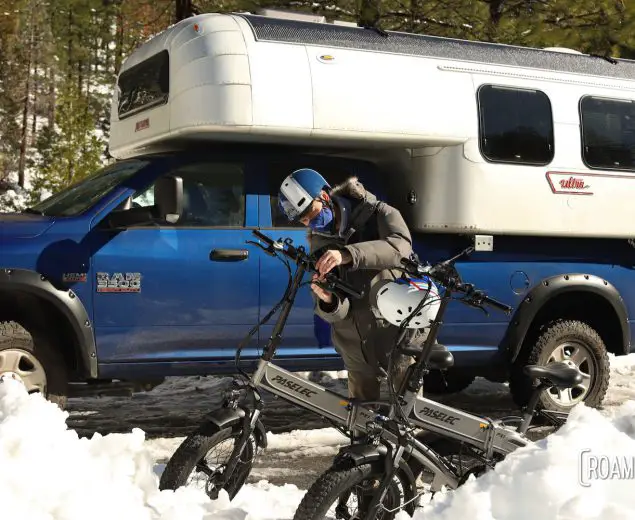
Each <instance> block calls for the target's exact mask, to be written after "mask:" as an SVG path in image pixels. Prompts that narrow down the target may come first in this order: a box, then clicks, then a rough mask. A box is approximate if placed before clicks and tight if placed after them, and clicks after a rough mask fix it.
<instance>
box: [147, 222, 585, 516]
mask: <svg viewBox="0 0 635 520" xmlns="http://www.w3.org/2000/svg"><path fill="white" fill-rule="evenodd" d="M253 233H254V235H255V236H256V237H258V239H259V240H260V241H262V242H263V243H264V244H265V245H263V244H261V243H257V242H251V241H250V243H253V244H254V245H256V246H259V247H260V248H261V249H263V251H264V252H265V253H267V254H269V255H271V256H274V257H276V258H278V259H279V260H281V261H282V262H283V263H284V264H285V265H286V267H287V270H288V272H289V283H288V285H287V288H286V290H285V292H284V294H283V296H282V298H281V299H280V300H279V301H278V303H277V304H276V305H275V306H274V307H273V308H272V309H271V311H270V312H269V313H268V314H267V315H266V316H265V317H264V318H263V319H262V320H261V321H260V322H259V323H258V324H257V325H256V326H254V327H253V328H252V329H251V331H249V333H248V334H247V337H246V338H245V340H243V342H242V343H241V345H240V346H239V347H238V348H237V352H236V367H237V371H238V372H239V373H240V376H241V377H237V378H235V379H234V380H233V382H232V385H231V387H230V389H229V390H228V391H227V393H226V395H225V398H224V401H223V404H222V405H221V406H220V408H218V409H216V410H214V411H212V412H211V413H209V414H207V415H206V416H205V419H204V421H203V423H202V424H201V425H200V426H199V427H198V428H197V429H196V430H195V431H194V432H192V433H191V434H190V435H188V436H187V437H186V438H185V439H184V441H183V442H182V443H181V445H180V446H179V447H178V448H177V450H176V451H175V452H174V454H173V455H172V457H171V458H170V460H169V461H168V463H167V464H166V467H165V469H164V471H163V473H162V475H161V479H160V485H159V487H160V489H177V488H178V487H180V486H183V485H186V484H188V483H189V481H190V477H192V475H193V473H198V474H200V475H201V476H202V478H203V480H204V482H205V491H206V493H207V494H208V496H210V498H212V499H214V498H217V497H218V492H219V491H220V489H225V490H226V491H227V493H228V495H229V497H230V499H231V498H233V497H234V496H235V495H236V493H237V492H238V491H239V490H240V489H241V487H242V486H243V485H244V483H245V481H246V479H247V477H248V476H249V473H250V471H251V469H252V466H253V463H254V460H255V457H256V453H257V451H258V449H265V448H266V447H267V436H266V432H265V429H264V426H263V424H262V422H261V420H260V415H261V413H262V410H263V409H264V403H263V400H262V397H261V394H260V390H261V389H265V390H267V391H268V392H270V393H272V394H274V395H275V396H278V397H280V398H282V399H284V400H286V401H288V402H290V403H293V404H295V405H297V406H300V407H302V408H303V409H306V410H310V411H312V412H314V413H316V414H318V415H320V416H321V417H322V418H324V419H327V420H329V421H330V423H331V424H333V426H334V427H335V428H337V429H338V430H339V431H341V432H342V433H343V434H344V435H346V436H347V437H349V438H350V439H351V440H352V441H353V439H355V440H354V441H353V442H352V444H351V445H349V446H346V447H344V448H343V450H342V451H341V453H340V454H339V455H338V457H336V459H335V461H334V465H333V467H332V468H330V470H329V472H327V473H326V474H325V475H326V476H324V475H323V476H322V477H321V478H320V479H318V481H316V483H314V485H313V486H312V488H311V489H310V490H309V492H307V495H306V496H305V499H304V500H303V501H302V503H301V504H300V506H299V508H298V510H297V513H296V517H295V518H296V519H309V518H323V517H324V514H325V513H326V511H327V510H328V506H327V505H326V503H325V500H324V497H326V498H330V497H331V495H332V496H333V497H334V499H335V498H338V497H339V498H341V497H340V495H342V496H343V495H350V489H348V488H350V486H348V485H347V484H346V483H347V482H349V480H350V478H349V480H347V479H346V478H343V479H342V475H344V473H345V472H347V471H349V472H350V471H353V472H354V473H355V474H359V475H362V476H364V477H365V478H364V479H363V480H365V481H377V482H376V484H375V487H376V488H377V490H379V491H380V492H379V494H377V493H376V494H375V495H368V493H367V492H366V493H365V495H364V496H365V497H366V499H367V500H369V496H370V497H371V499H370V500H371V502H373V503H372V504H370V503H369V504H370V506H369V507H371V509H372V511H374V512H377V511H379V510H382V511H385V510H387V507H386V506H385V503H386V500H385V498H386V496H387V495H390V496H391V497H393V500H392V501H389V502H390V504H391V509H392V512H391V514H390V516H394V515H395V514H396V512H397V511H398V509H399V508H403V509H404V510H406V511H408V512H409V513H410V514H412V512H413V511H414V507H415V504H416V498H417V495H416V479H417V477H419V476H420V475H421V474H423V473H426V474H429V475H431V476H432V477H431V478H432V485H431V489H432V490H433V491H434V490H438V489H439V488H440V486H442V485H445V486H447V487H449V488H456V487H458V485H460V483H462V480H463V479H464V478H466V475H465V474H464V472H462V470H461V465H460V464H458V465H457V464H454V463H452V462H451V461H449V458H450V457H452V456H455V455H457V453H458V451H457V450H459V449H460V448H462V447H463V446H464V445H467V446H469V447H471V448H473V449H474V450H476V451H477V452H479V453H480V455H481V458H482V459H483V460H484V461H485V462H484V464H485V465H491V464H493V463H494V462H495V461H496V460H499V459H502V458H504V457H505V455H506V454H508V453H510V452H512V451H514V450H515V449H517V448H518V447H520V446H525V445H526V444H527V443H529V442H531V441H530V440H529V439H528V438H527V437H526V435H525V433H526V431H527V429H528V427H529V426H530V423H531V421H532V419H533V418H534V417H541V418H542V419H543V420H545V419H546V420H547V422H550V423H551V424H554V425H557V426H559V425H561V424H563V423H564V421H566V417H567V414H566V413H562V412H554V411H549V410H539V411H536V410H535V408H536V403H537V399H538V397H539V395H540V393H541V392H542V391H545V390H547V389H548V388H551V387H552V386H574V385H575V384H579V382H580V381H581V377H582V376H581V374H580V372H579V371H577V370H576V369H573V368H569V367H568V366H566V365H564V364H563V363H550V364H549V365H547V366H527V367H525V371H526V373H527V374H528V375H530V376H531V377H533V378H534V379H538V380H540V381H541V383H540V384H539V385H538V387H537V388H536V390H535V392H534V395H533V397H532V399H531V401H530V403H529V405H528V406H527V407H526V409H525V410H524V411H523V414H522V416H520V417H509V418H505V419H502V420H491V419H489V418H487V417H481V416H478V415H475V414H470V413H467V412H464V411H462V410H459V409H456V408H453V407H450V406H447V405H443V404H440V403H437V402H435V401H433V400H431V399H426V398H424V397H419V396H418V392H419V389H420V388H421V385H422V382H423V378H424V376H425V375H426V374H427V373H428V371H429V370H444V369H447V368H449V367H450V366H452V364H453V357H452V354H451V352H450V351H449V350H448V349H447V348H446V347H445V346H443V345H440V344H438V343H437V342H436V337H437V335H438V331H439V328H440V327H441V325H442V320H443V315H444V313H445V310H446V307H447V305H448V304H449V302H450V300H452V299H453V298H452V293H462V294H463V297H462V298H459V299H458V300H459V301H461V302H463V303H466V304H468V305H471V306H473V307H477V308H480V309H484V306H485V305H489V306H491V307H494V308H497V309H499V310H501V311H503V312H506V313H508V314H509V313H510V312H511V310H512V309H511V307H509V306H507V305H505V304H503V303H500V302H498V301H496V300H494V299H492V298H490V297H488V296H486V295H485V294H484V293H483V292H481V291H477V290H475V289H474V287H473V286H472V285H470V284H464V283H462V282H461V281H460V277H458V275H457V274H456V270H455V269H454V268H453V262H454V261H455V260H456V259H457V258H459V257H460V256H462V255H463V254H467V253H469V252H471V251H472V250H474V248H473V247H470V248H468V249H467V250H465V251H463V252H462V253H460V254H459V255H457V256H455V257H453V258H452V259H449V260H446V261H444V262H441V263H440V264H437V265H435V266H433V267H426V266H421V265H420V264H418V263H415V262H412V260H410V259H404V260H403V262H404V266H405V267H404V268H401V269H402V272H404V276H410V277H413V276H414V277H419V278H420V279H421V280H424V281H425V280H428V281H430V280H432V279H433V280H435V281H436V282H438V283H439V284H440V285H441V286H443V287H444V288H445V291H444V292H443V295H442V296H440V299H441V300H440V307H439V310H438V312H437V314H436V317H435V319H434V320H432V321H431V323H430V324H429V332H428V334H427V337H426V339H425V342H424V343H423V346H422V347H421V348H419V349H415V350H412V349H411V347H404V346H402V345H401V342H400V341H398V342H397V345H396V346H395V348H394V352H395V353H397V352H398V353H401V354H403V355H408V356H413V358H415V360H416V362H415V363H414V364H412V365H410V366H409V368H408V371H407V375H406V377H405V378H404V380H403V384H402V387H401V388H400V389H399V390H398V391H395V389H394V388H391V392H390V393H391V398H390V401H386V402H384V401H380V402H367V401H366V402H364V401H359V400H355V399H350V398H348V397H346V396H343V395H341V394H339V393H337V392H333V391H331V390H329V389H327V388H324V387H322V386H320V385H318V384H316V383H313V382H311V381H307V380H306V379H304V378H302V377H300V376H298V375H296V374H294V373H292V372H289V371H287V370H284V369H282V368H280V367H278V366H276V365H275V364H273V363H272V359H273V358H274V356H275V354H276V350H277V348H278V345H279V344H280V342H281V340H282V333H283V330H284V327H285V324H286V321H287V318H288V315H289V313H290V311H291V309H292V307H293V304H294V301H295V298H296V295H297V292H298V290H299V288H300V287H301V286H303V285H304V284H307V283H310V281H309V282H306V281H305V282H303V278H304V276H305V274H306V273H317V270H316V268H315V262H316V259H315V258H314V257H313V256H312V255H310V254H308V253H307V251H306V250H305V248H304V247H302V246H299V247H295V246H294V245H293V243H292V240H291V239H289V238H288V239H285V240H284V241H282V240H278V241H274V240H273V239H271V238H269V237H268V236H266V235H264V234H262V233H260V232H259V231H256V230H254V231H253ZM291 262H293V263H294V264H295V266H296V269H295V273H294V274H292V272H291V265H290V263H291ZM452 273H454V274H452ZM321 285H322V287H323V288H325V289H327V290H329V291H333V292H336V293H339V294H341V295H346V296H348V297H350V298H361V297H362V296H363V295H362V293H361V292H359V291H358V290H356V289H355V288H354V287H352V286H350V285H349V284H347V283H346V282H345V281H343V280H341V279H339V278H338V277H336V276H335V275H334V274H333V273H328V274H327V275H326V277H325V281H324V282H323V283H322V284H321ZM429 302H430V298H426V297H424V298H422V299H421V303H420V305H419V306H418V307H416V308H415V309H413V310H412V313H411V314H410V316H409V317H408V318H407V320H408V321H409V320H410V319H412V317H414V316H415V315H416V314H417V313H419V312H420V310H421V309H422V308H423V307H424V306H425V305H426V304H427V303H429ZM278 310H280V313H279V315H278V318H277V320H276V323H275V326H274V328H273V332H272V334H271V336H270V337H269V340H268V342H267V344H266V346H265V347H264V349H263V352H262V355H261V357H260V359H259V360H258V363H257V367H256V369H255V371H254V373H253V375H252V376H250V375H248V374H247V373H246V372H245V371H244V370H243V369H242V368H241V367H240V353H241V350H242V348H243V346H244V345H246V344H247V342H248V341H249V339H250V338H251V336H253V334H255V333H256V332H257V330H258V329H259V327H260V326H262V325H263V324H264V323H266V322H267V321H268V320H269V319H271V317H272V316H273V315H274V314H275V313H276V312H277V311H278ZM407 320H404V323H403V326H402V327H401V334H400V338H403V337H405V332H406V327H407V325H408V321H407ZM389 371H390V370H389ZM387 375H388V374H387ZM389 383H390V378H389ZM391 386H392V385H391ZM413 429H419V430H420V432H419V434H418V435H416V436H415V435H413V434H412V430H413ZM360 432H362V434H363V435H364V437H363V438H362V440H361V441H360V440H359V433H360ZM422 433H423V434H424V435H423V436H422V435H421V434H422ZM425 435H432V437H430V439H427V438H425ZM447 440H450V441H451V444H450V447H449V448H448V447H447V442H445V441H447ZM225 443H228V444H230V447H229V449H227V456H226V457H225V460H224V461H222V462H216V463H214V464H210V461H209V456H210V454H211V453H212V452H213V451H214V450H216V449H218V448H220V447H221V446H222V445H224V444H225ZM436 446H439V448H438V449H436V450H435V447H436ZM333 475H335V476H333ZM349 476H350V475H349ZM333 479H335V480H336V481H337V482H336V484H337V485H336V486H335V487H336V488H337V489H336V491H338V490H339V491H341V493H339V492H338V493H337V494H336V495H333V494H332V493H331V494H328V493H327V494H326V495H324V488H323V486H324V485H330V486H331V488H330V489H331V491H333V489H332V488H333V486H332V484H333V482H331V481H332V480H333ZM395 483H398V484H399V490H400V491H399V497H398V498H394V496H393V495H394V489H393V488H394V487H395ZM340 488H342V489H340ZM366 491H368V490H366ZM309 493H310V494H309ZM320 493H321V495H320ZM379 495H381V496H379ZM319 496H322V499H320V500H318V497H319ZM373 496H374V501H373V500H372V497H373ZM377 497H379V498H377ZM338 508H339V509H338V511H339V513H338V518H347V517H348V515H347V514H346V513H345V512H344V510H343V506H342V503H341V500H340V504H339V505H338ZM369 511H370V509H369ZM364 514H365V513H364ZM351 518H353V517H352V516H351ZM355 518H357V517H355ZM360 518H361V517H360Z"/></svg>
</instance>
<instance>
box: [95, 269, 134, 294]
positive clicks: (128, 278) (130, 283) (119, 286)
mask: <svg viewBox="0 0 635 520" xmlns="http://www.w3.org/2000/svg"><path fill="white" fill-rule="evenodd" d="M97 292H100V293H103V292H110V293H112V292H114V293H124V292H141V273H113V274H112V275H110V274H109V273H97Z"/></svg>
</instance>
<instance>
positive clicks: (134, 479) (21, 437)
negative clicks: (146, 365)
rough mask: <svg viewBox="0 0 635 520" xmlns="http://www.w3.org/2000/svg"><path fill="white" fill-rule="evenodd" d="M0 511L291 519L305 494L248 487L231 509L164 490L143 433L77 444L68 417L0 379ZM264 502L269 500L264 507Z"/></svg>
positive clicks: (106, 518) (19, 518)
mask: <svg viewBox="0 0 635 520" xmlns="http://www.w3.org/2000/svg"><path fill="white" fill-rule="evenodd" d="M0 381H1V382H0V468H2V471H0V504H2V518H11V519H12V520H27V519H28V520H84V519H86V518H91V520H113V519H115V518H116V519H117V520H128V519H130V520H177V519H178V520H211V519H212V518H213V519H215V520H243V519H246V518H247V517H246V511H247V510H249V511H250V515H249V518H250V519H254V520H255V519H263V520H264V519H275V518H279V517H280V516H279V515H282V517H284V518H291V517H292V516H293V511H294V510H295V508H296V507H297V504H298V503H299V501H300V500H301V498H302V495H303V492H302V491H300V490H298V489H297V488H296V487H295V486H292V485H288V486H283V487H273V486H270V485H268V484H267V483H264V482H263V483H260V484H259V485H255V486H253V485H252V486H246V487H245V488H244V489H243V490H241V492H240V494H239V495H238V496H236V498H235V500H234V502H233V503H232V504H231V505H230V504H229V500H228V497H227V495H226V494H222V495H221V497H220V498H219V499H218V500H216V501H210V500H209V498H208V497H207V496H206V495H205V494H204V493H203V492H202V491H199V490H196V489H193V488H182V489H179V490H177V491H176V492H172V491H162V492H160V491H158V477H157V476H156V475H155V474H154V472H153V463H154V461H153V460H152V457H151V456H150V454H149V452H148V451H147V450H146V448H145V447H144V438H145V435H144V433H143V432H142V431H141V430H139V429H135V430H133V431H132V432H131V433H126V434H109V435H106V436H101V435H98V434H96V435H95V436H93V437H92V438H91V439H87V438H81V439H80V438H79V437H78V435H77V434H76V433H75V432H74V431H73V430H69V429H67V428H66V424H65V420H66V417H67V415H68V414H67V413H66V412H62V411H61V410H60V409H59V408H57V407H56V406H55V405H53V404H52V403H50V402H48V401H46V400H45V399H43V398H42V397H41V396H40V395H39V394H33V395H28V394H27V393H26V391H25V389H24V387H23V386H22V385H21V384H20V383H18V382H16V381H13V380H10V379H4V380H0ZM265 497H266V500H265Z"/></svg>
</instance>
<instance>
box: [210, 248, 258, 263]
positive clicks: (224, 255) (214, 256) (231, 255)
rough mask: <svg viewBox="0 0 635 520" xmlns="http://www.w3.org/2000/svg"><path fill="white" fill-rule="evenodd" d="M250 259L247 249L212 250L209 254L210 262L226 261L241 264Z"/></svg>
mask: <svg viewBox="0 0 635 520" xmlns="http://www.w3.org/2000/svg"><path fill="white" fill-rule="evenodd" d="M248 257H249V251H247V250H246V249H212V251H211V253H210V254H209V258H210V260H221V261H222V260H225V261H233V262H240V261H242V260H247V258H248Z"/></svg>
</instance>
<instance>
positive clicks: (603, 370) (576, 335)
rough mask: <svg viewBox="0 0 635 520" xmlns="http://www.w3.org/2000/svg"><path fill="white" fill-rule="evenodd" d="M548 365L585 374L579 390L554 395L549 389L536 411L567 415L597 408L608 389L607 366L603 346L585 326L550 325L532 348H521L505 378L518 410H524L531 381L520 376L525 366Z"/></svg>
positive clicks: (577, 323) (572, 323)
mask: <svg viewBox="0 0 635 520" xmlns="http://www.w3.org/2000/svg"><path fill="white" fill-rule="evenodd" d="M551 361H566V362H570V363H573V364H574V365H575V366H576V367H577V368H578V369H580V371H581V372H582V373H583V374H585V376H586V377H585V380H584V382H583V383H582V385H581V387H577V388H573V389H567V390H562V391H558V390H557V389H555V388H552V389H550V390H548V391H546V392H543V394H542V395H541V396H540V399H539V401H538V405H537V408H539V409H540V408H543V409H548V410H557V411H562V412H568V411H570V410H571V409H572V408H573V407H574V406H575V405H577V404H579V403H581V402H584V403H585V404H586V405H587V406H590V407H593V408H597V407H599V406H600V405H601V403H602V400H603V399H604V396H605V394H606V391H607V389H608V386H609V376H610V365H609V357H608V353H607V350H606V346H605V345H604V342H603V341H602V338H601V337H600V335H599V334H598V333H597V332H596V331H595V330H594V329H593V328H592V327H590V326H589V325H588V324H586V323H584V322H582V321H577V320H557V321H552V322H550V323H548V324H546V326H545V327H544V328H543V329H542V331H541V332H540V333H539V335H538V338H537V340H536V341H535V343H533V344H528V345H525V346H524V347H523V350H522V351H521V353H520V355H519V357H518V359H517V360H516V363H514V366H513V367H512V370H511V373H510V378H509V389H510V392H511V394H512V397H513V399H514V402H515V403H516V404H517V405H518V406H525V405H526V404H527V403H528V401H529V397H530V396H531V392H532V381H531V380H530V379H529V378H528V377H527V376H526V375H525V374H524V372H523V367H524V366H525V365H534V364H535V365H546V364H547V363H549V362H551Z"/></svg>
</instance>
